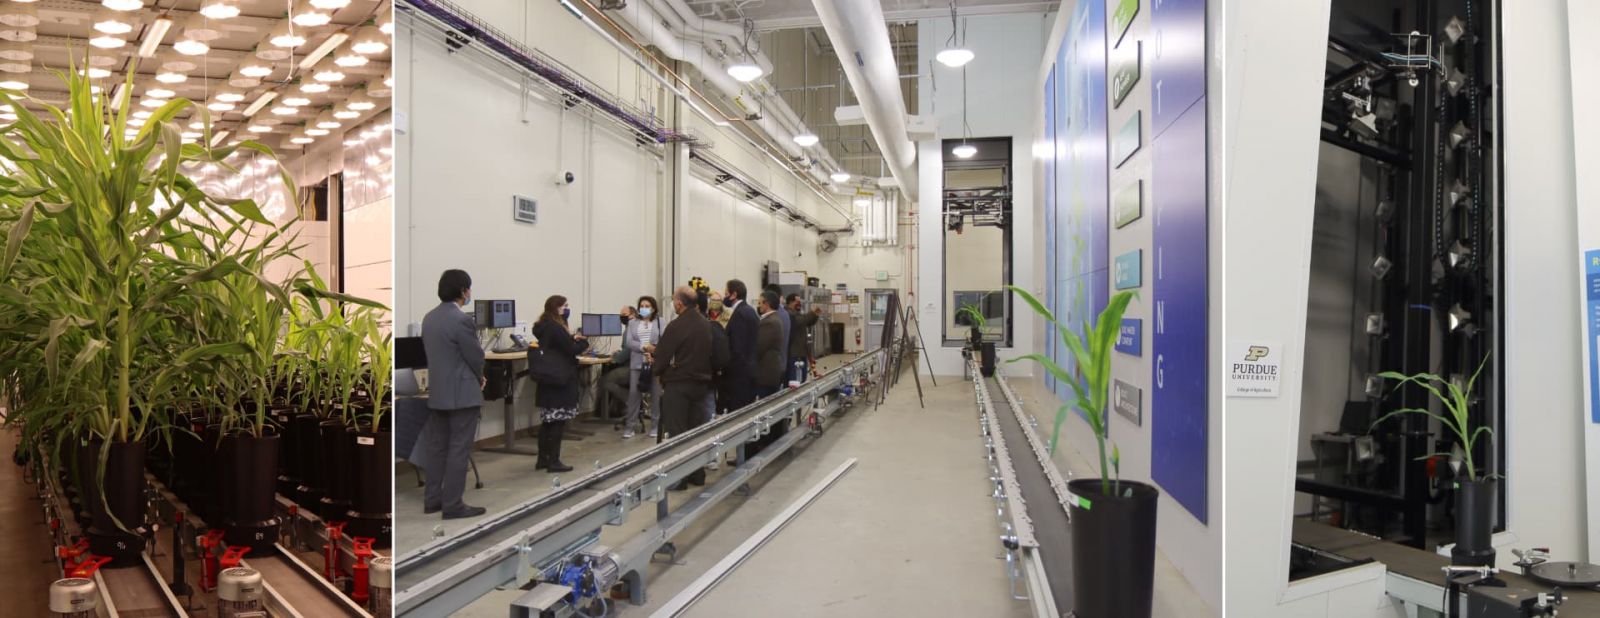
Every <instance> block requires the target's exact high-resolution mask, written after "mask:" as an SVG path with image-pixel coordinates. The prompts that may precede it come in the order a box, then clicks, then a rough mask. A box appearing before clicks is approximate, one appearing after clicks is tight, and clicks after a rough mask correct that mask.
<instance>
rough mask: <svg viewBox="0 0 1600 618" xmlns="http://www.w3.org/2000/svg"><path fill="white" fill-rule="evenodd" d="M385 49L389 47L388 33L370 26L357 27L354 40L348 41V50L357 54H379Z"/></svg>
mask: <svg viewBox="0 0 1600 618" xmlns="http://www.w3.org/2000/svg"><path fill="white" fill-rule="evenodd" d="M386 49H389V37H388V35H385V34H384V33H383V31H382V30H379V29H377V28H374V27H372V26H362V27H361V28H360V29H357V30H356V36H355V40H354V41H351V43H350V50H351V51H354V52H355V53H358V54H381V53H383V51H384V50H386Z"/></svg>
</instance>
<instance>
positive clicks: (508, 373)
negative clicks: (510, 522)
mask: <svg viewBox="0 0 1600 618" xmlns="http://www.w3.org/2000/svg"><path fill="white" fill-rule="evenodd" d="M528 347H529V349H534V348H537V347H539V346H537V345H530V346H528ZM483 360H484V361H487V362H489V363H493V364H494V366H496V369H497V370H499V371H503V372H505V373H504V375H505V379H506V396H505V399H504V400H503V401H504V402H505V403H504V406H503V407H502V409H501V411H500V413H501V415H502V417H501V418H502V420H503V421H504V423H505V425H504V427H505V429H504V432H503V433H502V434H501V440H502V442H501V445H500V446H496V447H489V448H485V449H482V450H485V451H489V452H491V453H510V454H512V455H538V454H539V452H538V451H536V450H533V449H529V448H526V447H521V446H517V413H516V406H515V404H516V393H517V379H518V378H521V377H522V376H525V375H527V373H528V372H527V371H526V370H523V371H522V372H518V371H516V363H518V362H526V361H527V360H528V353H527V352H525V351H524V352H487V353H485V354H484V355H483ZM608 362H611V359H610V357H592V356H580V357H578V366H579V367H580V368H582V367H593V366H598V365H604V364H606V363H608ZM484 373H486V374H487V373H488V368H485V370H484ZM574 437H582V436H574Z"/></svg>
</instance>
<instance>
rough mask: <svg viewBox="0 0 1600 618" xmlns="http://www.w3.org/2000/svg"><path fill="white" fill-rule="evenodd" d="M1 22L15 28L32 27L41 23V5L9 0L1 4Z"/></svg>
mask: <svg viewBox="0 0 1600 618" xmlns="http://www.w3.org/2000/svg"><path fill="white" fill-rule="evenodd" d="M0 24H4V25H7V26H11V27H14V28H32V27H34V26H37V25H39V7H36V6H34V5H32V4H27V3H24V4H19V3H16V2H7V3H6V4H5V6H0Z"/></svg>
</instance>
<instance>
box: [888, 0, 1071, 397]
mask: <svg viewBox="0 0 1600 618" xmlns="http://www.w3.org/2000/svg"><path fill="white" fill-rule="evenodd" d="M1053 20H1054V14H1053V13H1018V14H1011V15H985V16H974V17H967V18H963V20H962V21H963V22H964V24H965V28H966V37H967V38H966V45H967V48H968V49H971V50H972V51H973V52H974V53H976V54H977V57H976V58H975V59H974V60H973V61H972V62H971V63H969V64H967V66H966V70H965V75H966V80H967V97H966V104H967V105H968V106H969V109H967V110H966V119H965V120H966V123H967V124H970V125H971V127H972V131H971V136H972V137H1010V138H1011V140H1012V143H1011V153H1012V154H1011V161H1012V166H1013V167H1012V169H1013V171H1014V175H1013V176H1012V179H1011V190H1012V196H1013V197H1012V203H1013V204H1014V217H1015V218H1014V221H1013V226H1014V228H1013V229H1014V230H1016V231H1017V233H1015V234H1013V235H1012V253H1011V268H1012V270H1011V280H1012V282H1013V283H1015V284H1018V285H1027V284H1029V283H1030V282H1032V281H1034V276H1035V275H1034V273H1035V271H1036V270H1038V269H1039V268H1038V267H1037V266H1038V265H1037V263H1038V262H1039V261H1040V260H1042V251H1041V252H1039V253H1038V254H1036V253H1035V251H1034V236H1033V234H1031V233H1028V232H1026V231H1025V230H1031V229H1032V228H1033V227H1034V222H1035V220H1036V219H1035V217H1036V215H1035V213H1034V210H1033V209H1032V208H1029V207H1028V205H1030V204H1033V201H1034V196H1035V193H1036V191H1035V187H1034V181H1033V178H1034V165H1033V164H1032V161H1033V154H1032V151H1033V139H1034V127H1033V118H1034V116H1035V114H1036V111H1037V110H1036V107H1037V106H1038V105H1040V100H1041V97H1042V94H1041V93H1042V86H1041V87H1035V82H1036V81H1037V77H1038V74H1039V63H1040V59H1041V58H1043V57H1044V49H1045V38H1046V37H1047V36H1048V35H1049V32H1050V28H1051V26H1052V25H1053V23H1054V21H1053ZM950 31H951V25H950V20H949V19H948V18H935V19H924V20H921V21H919V22H918V24H917V43H918V57H919V62H918V66H921V67H927V68H926V69H925V71H934V72H935V73H936V78H933V79H930V78H929V77H927V76H924V77H922V78H920V79H918V80H917V87H918V88H919V91H918V94H917V100H918V101H919V102H920V104H921V109H920V111H918V112H917V113H918V114H919V115H924V116H929V117H932V118H934V119H935V121H936V122H937V126H938V137H939V139H948V138H956V137H961V136H962V135H963V130H964V128H963V126H962V120H963V118H962V95H961V80H962V74H963V71H959V70H955V69H950V68H947V67H945V66H944V65H940V64H937V63H935V62H934V61H933V56H934V54H937V53H938V52H939V50H940V49H943V47H944V42H945V39H947V38H949V36H950ZM935 80H936V81H937V86H938V90H937V91H935V89H934V86H935V83H934V82H935ZM917 174H918V184H919V185H920V186H919V187H918V191H917V192H918V195H920V196H921V197H922V202H921V203H919V204H917V207H916V213H917V221H918V232H917V235H916V236H917V240H916V242H917V258H916V259H917V270H918V275H917V277H918V285H917V290H918V292H919V294H918V295H917V297H916V298H915V299H914V300H915V302H916V307H917V312H918V313H917V315H918V318H917V319H918V321H920V322H921V323H922V324H940V323H942V322H943V316H942V313H941V312H942V305H941V303H943V302H945V299H946V298H948V291H947V290H946V289H945V286H944V281H943V277H944V257H945V256H944V239H943V234H944V225H943V221H942V219H943V215H942V212H941V209H940V208H939V202H938V199H939V197H938V196H939V195H941V194H942V192H943V179H942V176H943V157H942V154H941V152H940V142H939V141H938V140H926V141H922V142H919V143H918V144H917ZM908 302H910V301H908ZM1035 327H1036V325H1035V324H1034V321H1033V320H1021V319H1019V320H1015V321H1014V322H1013V328H1014V329H1015V331H1014V332H1013V333H1012V344H1013V345H1012V347H1010V348H1005V349H1003V351H1002V352H1001V354H1002V355H1003V356H1007V357H1010V356H1017V355H1022V354H1028V353H1030V352H1032V351H1033V342H1034V330H1035ZM931 331H932V329H928V328H924V331H923V332H924V334H927V333H930V332H931ZM930 341H931V340H930ZM928 355H929V358H930V359H931V360H932V363H933V370H934V372H935V373H936V374H938V375H959V374H960V373H961V372H962V366H961V351H960V345H959V344H950V345H949V346H945V345H940V344H939V343H937V342H930V343H929V344H928ZM1011 371H1012V373H1013V374H1015V375H1031V372H1032V368H1031V367H1025V366H1023V364H1017V365H1013V366H1012V368H1011Z"/></svg>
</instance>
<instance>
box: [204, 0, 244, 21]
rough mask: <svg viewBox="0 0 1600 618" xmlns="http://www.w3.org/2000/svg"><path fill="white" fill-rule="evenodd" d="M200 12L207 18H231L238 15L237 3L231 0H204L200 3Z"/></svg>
mask: <svg viewBox="0 0 1600 618" xmlns="http://www.w3.org/2000/svg"><path fill="white" fill-rule="evenodd" d="M200 14H201V15H204V16H206V17H207V18H208V19H232V18H235V17H238V16H239V5H237V4H234V2H233V0H205V2H201V3H200Z"/></svg>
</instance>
